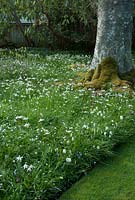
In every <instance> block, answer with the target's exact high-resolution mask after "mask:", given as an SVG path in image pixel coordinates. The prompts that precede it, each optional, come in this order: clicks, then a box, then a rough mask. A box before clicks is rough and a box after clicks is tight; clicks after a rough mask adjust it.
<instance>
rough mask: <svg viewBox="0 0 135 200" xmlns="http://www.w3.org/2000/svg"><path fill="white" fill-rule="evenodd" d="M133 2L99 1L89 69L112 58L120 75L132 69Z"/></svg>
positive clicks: (127, 0)
mask: <svg viewBox="0 0 135 200" xmlns="http://www.w3.org/2000/svg"><path fill="white" fill-rule="evenodd" d="M132 15H133V0H99V2H98V26H97V37H96V46H95V50H94V57H93V60H92V63H91V69H95V68H97V67H98V65H99V64H100V63H101V61H102V60H103V59H104V58H106V57H112V58H114V59H115V60H116V62H117V64H118V69H119V72H120V73H126V72H128V71H130V70H131V69H133V64H132V54H131V46H132V21H133V17H132Z"/></svg>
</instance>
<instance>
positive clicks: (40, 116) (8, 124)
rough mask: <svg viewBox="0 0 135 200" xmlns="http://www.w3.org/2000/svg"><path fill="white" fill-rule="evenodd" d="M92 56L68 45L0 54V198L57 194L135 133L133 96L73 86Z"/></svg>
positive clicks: (39, 196) (51, 197)
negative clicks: (75, 51)
mask: <svg viewBox="0 0 135 200" xmlns="http://www.w3.org/2000/svg"><path fill="white" fill-rule="evenodd" d="M90 60H91V57H90V56H87V55H80V54H71V53H68V52H65V53H58V52H56V53H47V52H46V51H45V52H42V51H39V52H38V50H36V51H34V50H32V51H27V50H26V49H19V50H14V51H10V52H6V51H5V52H3V53H1V55H0V145H1V148H0V163H1V164H0V198H1V199H4V200H7V199H10V200H20V199H22V200H23V199H31V200H33V199H55V198H56V197H57V196H59V194H60V193H62V192H63V191H65V190H66V189H67V188H68V187H70V186H71V184H73V183H74V182H75V181H77V180H78V179H79V178H80V177H81V176H82V175H83V174H85V173H86V172H87V171H88V170H89V169H90V168H91V167H93V166H94V165H95V163H96V162H97V161H98V160H99V159H101V158H102V157H103V156H108V155H110V154H111V153H112V148H113V146H114V145H115V144H117V143H118V142H122V141H125V140H126V138H128V137H129V136H130V135H132V134H134V132H135V117H134V110H135V95H133V97H132V98H130V97H129V96H128V95H127V94H117V93H113V92H112V91H111V90H108V91H101V92H100V93H97V92H96V91H94V90H85V89H83V88H80V89H78V90H75V89H74V83H75V81H76V80H77V76H76V73H77V72H80V71H86V70H88V68H89V65H90ZM73 65H74V68H73V67H72V66H73ZM82 66H83V67H82Z"/></svg>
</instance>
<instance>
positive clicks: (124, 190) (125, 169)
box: [60, 137, 135, 200]
mask: <svg viewBox="0 0 135 200" xmlns="http://www.w3.org/2000/svg"><path fill="white" fill-rule="evenodd" d="M75 199H77V200H95V199H96V200H134V199H135V137H133V138H131V139H130V140H128V142H127V143H126V144H124V145H121V147H120V148H118V149H117V151H116V152H115V156H114V157H112V158H110V159H107V160H106V161H104V163H101V164H98V165H97V166H96V167H95V168H94V169H93V170H91V171H90V172H89V174H88V175H87V176H85V177H84V178H82V179H81V180H80V181H79V182H77V183H76V184H75V185H74V186H73V187H72V188H71V189H69V190H68V191H67V192H66V193H65V194H64V195H63V196H62V197H61V198H60V200H75Z"/></svg>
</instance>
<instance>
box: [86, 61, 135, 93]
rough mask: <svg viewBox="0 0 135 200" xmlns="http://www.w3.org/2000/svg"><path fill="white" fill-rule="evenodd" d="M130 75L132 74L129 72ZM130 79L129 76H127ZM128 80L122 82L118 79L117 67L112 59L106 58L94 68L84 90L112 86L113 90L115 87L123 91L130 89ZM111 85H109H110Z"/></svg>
mask: <svg viewBox="0 0 135 200" xmlns="http://www.w3.org/2000/svg"><path fill="white" fill-rule="evenodd" d="M131 74H132V72H131ZM129 77H130V74H129ZM128 80H130V79H129V78H128V79H125V80H122V79H121V78H120V77H119V73H118V65H117V62H116V61H115V59H114V58H112V57H107V58H105V59H103V60H102V61H101V63H100V64H99V65H98V67H97V68H96V70H95V72H94V74H93V77H92V79H91V81H90V82H86V83H85V84H84V86H85V87H86V88H95V89H102V88H104V89H105V88H106V87H108V84H109V86H110V85H112V86H113V88H114V89H117V87H119V88H122V90H123V87H124V90H125V89H126V90H130V89H131V83H130V82H129V81H128ZM110 83H111V84H110Z"/></svg>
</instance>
